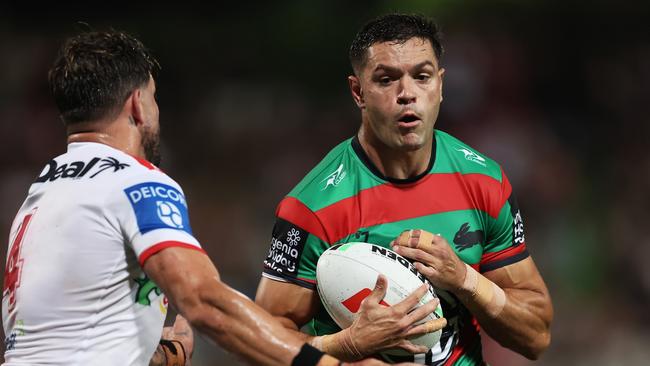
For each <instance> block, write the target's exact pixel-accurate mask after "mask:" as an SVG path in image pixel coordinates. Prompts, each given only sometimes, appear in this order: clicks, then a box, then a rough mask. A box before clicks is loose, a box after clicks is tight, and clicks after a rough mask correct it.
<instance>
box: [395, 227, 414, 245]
mask: <svg viewBox="0 0 650 366" xmlns="http://www.w3.org/2000/svg"><path fill="white" fill-rule="evenodd" d="M409 239H411V230H404V231H402V233H401V234H399V236H398V237H397V239H395V240H394V244H395V245H403V246H408V245H409Z"/></svg>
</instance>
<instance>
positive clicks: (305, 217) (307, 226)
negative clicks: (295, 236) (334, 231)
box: [275, 197, 332, 243]
mask: <svg viewBox="0 0 650 366" xmlns="http://www.w3.org/2000/svg"><path fill="white" fill-rule="evenodd" d="M275 216H277V217H279V218H281V219H284V220H287V221H289V222H290V223H292V224H294V225H296V226H299V227H301V228H303V229H304V230H307V231H308V232H309V233H310V234H312V235H315V236H316V237H318V238H319V239H320V240H322V241H324V242H326V243H332V242H330V241H329V240H328V237H327V233H326V232H325V228H324V227H323V224H321V222H320V221H319V220H318V217H316V214H314V212H313V211H312V210H310V209H309V207H307V206H305V204H304V203H302V202H300V201H298V199H297V198H294V197H285V198H284V199H283V200H282V201H280V204H279V205H278V208H277V209H276V211H275Z"/></svg>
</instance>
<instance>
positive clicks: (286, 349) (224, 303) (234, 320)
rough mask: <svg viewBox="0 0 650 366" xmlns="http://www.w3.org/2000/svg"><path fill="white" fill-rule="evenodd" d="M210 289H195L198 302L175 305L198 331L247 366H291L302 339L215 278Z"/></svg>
mask: <svg viewBox="0 0 650 366" xmlns="http://www.w3.org/2000/svg"><path fill="white" fill-rule="evenodd" d="M210 287H212V288H210V289H205V290H201V289H198V290H199V292H198V293H199V294H200V295H199V298H198V303H196V304H192V303H188V302H183V301H181V302H180V303H179V304H178V306H179V311H180V312H181V313H182V314H183V315H184V316H185V317H186V318H188V320H189V321H190V323H192V325H193V326H194V327H195V328H196V329H197V330H198V331H200V332H201V333H203V334H205V335H207V336H208V337H210V338H211V339H212V340H213V341H215V342H217V343H219V344H220V345H221V346H223V347H224V348H226V349H228V350H229V351H231V352H233V353H235V354H237V355H239V356H240V357H241V358H243V359H245V360H246V361H247V362H249V363H251V364H256V365H257V364H259V365H289V364H291V361H292V359H293V358H294V357H295V355H296V354H298V352H299V350H300V348H301V346H302V345H303V343H304V341H303V340H301V339H300V338H299V337H297V336H296V335H295V334H292V333H291V332H290V331H289V330H288V329H286V328H285V327H284V326H282V325H281V324H280V323H279V322H278V321H277V320H276V319H274V318H273V317H272V316H271V315H269V314H268V313H266V312H265V311H263V310H262V309H261V308H260V307H259V306H257V305H256V304H254V303H253V302H252V301H251V300H249V299H248V298H247V297H245V296H243V295H241V294H240V293H238V292H236V291H234V290H233V289H231V288H230V287H228V286H227V285H225V284H223V283H222V282H220V281H218V280H217V279H215V280H214V283H212V286H210Z"/></svg>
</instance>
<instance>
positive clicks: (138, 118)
mask: <svg viewBox="0 0 650 366" xmlns="http://www.w3.org/2000/svg"><path fill="white" fill-rule="evenodd" d="M142 97H143V96H142V90H141V89H140V88H137V89H135V90H133V92H132V93H131V96H130V97H129V99H130V100H131V117H133V121H134V122H135V125H136V127H137V126H139V125H141V124H142V123H144V121H145V115H144V105H143V101H142Z"/></svg>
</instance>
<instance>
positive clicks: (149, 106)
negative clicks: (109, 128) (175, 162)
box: [142, 78, 160, 165]
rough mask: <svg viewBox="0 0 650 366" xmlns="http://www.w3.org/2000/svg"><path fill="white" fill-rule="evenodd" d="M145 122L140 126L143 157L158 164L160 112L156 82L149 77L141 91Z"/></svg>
mask: <svg viewBox="0 0 650 366" xmlns="http://www.w3.org/2000/svg"><path fill="white" fill-rule="evenodd" d="M142 104H143V106H144V113H145V123H144V124H143V126H142V148H143V150H144V154H145V158H146V159H147V160H149V161H150V162H152V163H153V164H155V165H159V164H160V121H159V118H160V112H159V110H158V103H157V102H156V83H155V82H154V80H153V78H149V83H148V84H147V86H146V87H145V88H144V89H143V92H142Z"/></svg>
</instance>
